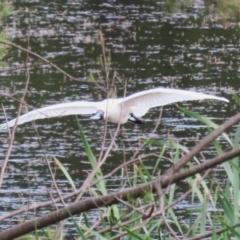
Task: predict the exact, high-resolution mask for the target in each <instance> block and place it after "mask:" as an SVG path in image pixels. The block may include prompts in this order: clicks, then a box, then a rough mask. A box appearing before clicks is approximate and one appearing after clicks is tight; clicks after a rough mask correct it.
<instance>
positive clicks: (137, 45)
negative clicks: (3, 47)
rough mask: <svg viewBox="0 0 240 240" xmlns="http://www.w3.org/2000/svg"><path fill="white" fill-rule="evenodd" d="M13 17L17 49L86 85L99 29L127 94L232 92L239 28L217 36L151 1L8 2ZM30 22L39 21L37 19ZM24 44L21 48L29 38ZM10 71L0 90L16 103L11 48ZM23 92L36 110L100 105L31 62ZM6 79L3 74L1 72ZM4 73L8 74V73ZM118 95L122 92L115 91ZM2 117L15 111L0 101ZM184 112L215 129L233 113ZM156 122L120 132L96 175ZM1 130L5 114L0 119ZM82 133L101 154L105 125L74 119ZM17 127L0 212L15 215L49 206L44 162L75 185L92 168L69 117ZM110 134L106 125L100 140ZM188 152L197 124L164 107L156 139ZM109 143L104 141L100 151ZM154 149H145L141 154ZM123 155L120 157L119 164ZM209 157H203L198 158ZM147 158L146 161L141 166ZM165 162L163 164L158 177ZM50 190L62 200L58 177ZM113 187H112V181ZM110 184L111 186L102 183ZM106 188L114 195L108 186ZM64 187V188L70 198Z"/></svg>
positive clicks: (228, 108)
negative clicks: (54, 164) (51, 160)
mask: <svg viewBox="0 0 240 240" xmlns="http://www.w3.org/2000/svg"><path fill="white" fill-rule="evenodd" d="M15 9H16V12H15V13H14V15H13V16H12V17H11V18H10V19H9V21H8V22H7V24H6V25H3V26H2V27H4V29H5V30H7V33H8V35H9V37H11V38H13V41H14V42H15V43H16V44H19V45H21V46H24V47H26V46H27V45H28V44H29V45H30V47H31V50H33V51H35V52H37V53H39V54H40V55H42V56H43V57H46V58H47V59H49V60H50V61H52V62H53V63H55V64H56V65H58V66H59V67H61V68H62V69H63V70H65V71H66V72H68V73H69V74H71V75H72V76H75V77H79V78H87V77H88V76H89V74H90V73H91V72H101V71H102V69H101V66H100V65H99V62H98V61H97V58H98V57H99V56H100V55H101V54H102V49H101V46H100V42H99V35H98V32H99V30H100V29H101V30H102V32H103V34H104V37H105V44H106V48H107V49H108V50H109V51H110V53H111V61H112V65H111V67H112V69H114V70H115V71H117V73H118V76H119V78H120V79H122V80H123V79H125V80H128V88H127V93H128V94H130V93H134V92H137V91H142V90H144V89H149V88H153V87H158V86H162V87H173V88H177V87H179V88H181V89H189V90H196V91H198V92H204V93H209V94H215V95H219V96H223V97H226V98H230V99H231V97H230V95H229V93H230V89H234V90H237V91H238V89H239V85H240V83H239V81H236V79H237V78H238V76H239V70H238V65H239V64H238V59H239V57H240V56H239V51H238V48H239V40H238V39H239V38H238V28H237V26H235V25H234V24H233V25H232V26H231V27H229V28H227V29H223V27H222V25H221V24H220V23H219V22H218V21H210V20H208V18H206V19H202V18H201V16H200V15H198V14H199V9H204V6H200V8H198V10H196V8H194V6H193V7H192V8H191V9H188V11H186V12H185V13H184V14H169V13H166V12H164V11H163V8H162V4H161V3H160V2H158V1H148V2H147V3H146V2H145V1H144V3H142V1H138V3H137V4H136V3H135V2H132V3H131V2H129V1H118V3H116V2H115V3H114V4H112V3H111V2H109V3H106V2H103V1H101V2H95V3H89V2H85V1H83V2H74V1H71V2H70V1H69V2H68V1H58V3H51V2H49V1H40V2H32V1H29V2H27V1H25V2H21V3H20V2H16V3H15ZM36 13H37V14H36ZM28 36H29V37H30V40H29V43H28V42H27V37H28ZM10 53H11V55H12V59H11V61H9V66H7V67H6V68H5V70H4V71H1V73H0V74H1V80H0V81H1V84H0V91H1V92H4V93H10V94H15V95H14V97H16V98H19V97H21V94H22V93H23V91H24V87H25V81H26V76H25V70H24V68H23V66H24V61H25V59H26V55H25V53H23V52H20V51H18V50H16V49H11V50H10ZM28 64H29V67H30V85H29V90H28V93H27V97H26V101H27V103H28V104H29V109H31V106H32V107H34V108H39V107H42V106H47V105H50V104H54V103H58V102H62V101H74V100H89V101H91V100H99V99H103V98H105V95H104V94H103V93H102V91H101V90H100V89H99V88H98V87H97V86H96V85H94V84H86V83H81V82H77V81H70V80H68V79H66V78H65V77H64V76H63V75H62V74H60V73H58V72H57V71H56V70H55V69H53V68H52V67H50V66H49V65H46V64H43V63H42V62H40V61H39V60H38V59H35V58H33V57H31V58H30V60H29V63H28ZM9 68H10V69H11V70H8V69H9ZM7 70H8V71H7ZM116 87H117V89H118V92H117V94H118V96H119V97H121V96H122V95H123V93H124V89H123V87H122V85H121V84H120V83H119V82H116ZM1 102H2V104H3V105H4V108H5V110H6V113H7V118H8V119H11V118H14V117H15V116H16V114H17V111H18V102H17V101H15V100H14V99H12V98H2V101H1ZM182 105H183V106H184V107H188V108H189V109H191V110H194V111H197V112H198V113H200V114H203V115H206V116H208V117H209V118H210V119H212V120H214V121H215V122H217V123H221V122H223V121H224V120H225V119H226V118H228V117H229V116H231V115H233V113H234V112H235V111H236V110H235V109H236V106H235V105H234V104H226V103H223V102H218V101H201V102H200V101H198V102H187V103H183V104H182ZM158 116H159V111H158V110H157V109H154V110H151V111H150V112H149V113H148V114H147V115H146V116H145V119H146V121H147V124H146V125H145V126H135V125H133V124H132V123H127V124H125V125H124V126H123V128H122V130H121V131H122V132H124V134H123V133H121V134H119V135H118V136H117V140H116V143H117V146H118V150H117V151H115V152H112V153H111V156H110V158H109V159H108V161H107V164H105V165H104V166H103V168H104V169H103V171H104V172H109V171H110V170H112V169H113V168H114V167H116V166H118V165H119V164H120V163H122V161H123V159H124V157H126V156H127V157H128V156H131V155H132V151H133V149H136V148H137V147H138V146H139V144H140V143H139V139H141V138H146V137H148V136H149V134H150V133H151V132H152V130H153V129H154V127H155V124H156V121H157V119H158ZM0 120H1V122H3V121H4V115H3V114H1V115H0ZM80 122H81V124H82V125H83V130H84V132H85V134H86V136H87V139H88V140H89V142H90V144H91V146H92V148H93V150H94V153H95V154H96V155H97V154H98V153H99V151H100V150H101V143H102V138H103V132H104V123H102V122H94V121H90V120H88V119H87V118H84V117H80ZM35 127H37V132H36V129H35V128H34V127H33V125H32V124H31V123H27V124H24V125H21V126H20V127H19V128H18V131H17V133H16V136H15V139H14V147H13V149H12V153H11V157H10V160H9V163H8V170H7V173H5V176H4V177H5V179H4V184H3V188H2V191H1V194H0V197H1V201H2V205H1V209H0V211H1V213H2V214H3V213H4V212H7V211H11V210H14V209H18V208H20V207H22V206H25V205H26V204H27V203H29V202H32V203H37V202H43V201H45V200H47V199H49V192H48V189H49V188H51V184H52V183H51V178H50V174H49V170H48V167H47V165H46V163H45V162H44V161H42V159H43V156H48V157H50V156H57V157H58V158H59V159H60V160H61V162H62V163H63V164H64V166H66V167H67V168H68V170H69V173H70V174H71V176H72V178H73V179H74V180H75V181H76V185H77V186H79V185H81V181H82V180H83V179H84V178H85V177H86V174H87V173H86V170H87V169H90V166H89V164H88V163H87V162H86V156H85V155H84V152H83V145H82V142H81V140H80V138H79V133H78V129H77V124H76V121H75V117H74V116H68V117H64V118H61V119H60V118H59V119H58V118H57V119H45V120H39V121H37V122H36V125H35ZM115 129H116V126H115V125H113V124H109V127H108V131H110V132H114V131H115ZM169 133H171V134H173V135H174V138H175V139H176V140H179V141H180V142H181V143H183V144H185V145H187V146H193V145H194V144H195V143H196V141H198V138H201V137H203V136H205V134H206V133H207V130H206V128H205V126H204V125H202V124H201V123H199V122H197V121H195V120H193V119H190V118H188V117H186V116H184V115H183V114H182V113H181V112H179V111H178V110H177V108H176V107H175V106H172V105H170V106H166V107H164V111H163V115H162V120H161V124H160V126H159V127H158V129H157V131H156V133H155V135H154V136H155V138H157V139H163V140H164V139H166V138H167V136H168V134H169ZM110 141H111V137H110V133H109V132H107V142H106V145H105V147H107V146H108V144H109V142H110ZM0 143H1V146H2V147H1V149H0V157H1V159H4V157H5V154H6V150H7V148H8V135H7V133H4V132H1V133H0ZM152 150H154V151H155V153H158V152H159V151H160V149H158V148H150V147H146V148H144V149H143V150H142V151H141V154H146V153H148V152H149V151H152ZM124 151H126V156H124ZM209 153H211V149H209V150H208V152H207V153H206V154H209ZM153 164H154V159H153V160H149V161H148V167H149V168H151V166H152V165H153ZM168 164H169V163H168V162H166V163H165V162H164V161H163V163H162V166H163V168H164V167H166V166H168ZM56 174H57V179H58V185H59V188H60V189H62V191H66V192H67V191H70V187H69V186H68V185H66V182H67V181H66V179H65V177H64V176H63V175H62V174H61V173H60V171H58V172H57V173H56ZM112 183H113V182H112ZM109 184H110V183H109ZM110 187H114V186H110ZM68 188H69V189H68Z"/></svg>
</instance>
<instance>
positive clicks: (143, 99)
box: [0, 88, 229, 129]
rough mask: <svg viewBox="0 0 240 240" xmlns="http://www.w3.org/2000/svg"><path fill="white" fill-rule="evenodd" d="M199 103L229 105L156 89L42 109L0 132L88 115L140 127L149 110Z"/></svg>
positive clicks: (200, 95) (197, 95)
mask: <svg viewBox="0 0 240 240" xmlns="http://www.w3.org/2000/svg"><path fill="white" fill-rule="evenodd" d="M201 99H215V100H220V101H224V102H229V101H228V100H227V99H226V98H223V97H216V96H212V95H207V94H203V93H197V92H193V91H185V90H178V89H165V88H155V89H150V90H145V91H142V92H138V93H134V94H132V95H130V96H128V97H123V98H118V99H113V98H109V99H105V100H103V101H101V102H87V101H76V102H69V103H60V104H55V105H51V106H48V107H43V108H40V109H36V110H33V111H30V112H28V113H26V114H24V115H22V116H20V117H19V118H18V120H17V119H16V118H15V119H13V120H11V121H9V122H6V123H3V124H0V129H7V128H9V127H13V126H14V125H15V122H16V120H17V125H20V124H23V123H25V122H29V121H32V120H37V119H43V118H51V117H61V116H66V115H87V114H94V115H93V116H91V117H90V119H99V120H107V121H109V122H113V123H117V124H118V123H119V124H123V123H126V122H127V121H131V122H134V123H136V124H143V123H145V122H144V120H143V119H142V118H141V117H142V116H143V115H145V114H146V113H147V112H148V111H149V109H150V108H154V107H158V106H164V105H166V104H170V103H175V102H180V101H187V100H201Z"/></svg>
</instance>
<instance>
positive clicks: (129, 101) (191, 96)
mask: <svg viewBox="0 0 240 240" xmlns="http://www.w3.org/2000/svg"><path fill="white" fill-rule="evenodd" d="M202 99H215V100H219V101H225V102H229V101H228V100H227V99H226V98H223V97H216V96H213V95H208V94H203V93H198V92H193V91H186V90H179V89H168V88H155V89H151V90H146V91H143V92H139V93H135V94H132V95H130V96H128V97H126V98H123V99H122V104H123V105H124V106H125V107H126V106H129V107H130V110H131V112H132V113H133V114H134V115H135V116H137V117H141V116H143V115H145V114H146V113H147V112H148V111H149V109H150V108H154V107H158V106H164V105H167V104H170V103H175V102H181V101H189V100H202Z"/></svg>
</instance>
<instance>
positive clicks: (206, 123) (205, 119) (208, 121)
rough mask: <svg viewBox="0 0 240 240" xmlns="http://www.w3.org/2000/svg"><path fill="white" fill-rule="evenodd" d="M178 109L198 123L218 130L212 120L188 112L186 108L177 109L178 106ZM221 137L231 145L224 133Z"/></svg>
mask: <svg viewBox="0 0 240 240" xmlns="http://www.w3.org/2000/svg"><path fill="white" fill-rule="evenodd" d="M178 109H179V110H180V111H182V112H183V113H185V114H186V115H188V116H189V117H192V118H195V119H197V120H198V121H200V122H202V123H204V124H205V125H207V126H208V127H211V128H213V129H216V128H218V125H217V124H216V123H214V122H213V121H212V120H210V119H207V118H206V117H204V116H202V115H200V114H198V113H195V112H192V111H190V110H188V109H186V108H183V107H179V106H178ZM222 136H223V137H224V138H225V139H226V140H227V141H228V143H229V144H230V145H232V141H231V140H230V138H229V137H228V135H227V134H226V133H223V134H222Z"/></svg>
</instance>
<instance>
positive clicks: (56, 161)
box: [53, 157, 77, 191]
mask: <svg viewBox="0 0 240 240" xmlns="http://www.w3.org/2000/svg"><path fill="white" fill-rule="evenodd" d="M53 159H54V161H55V163H56V164H57V166H58V167H59V168H60V169H61V170H62V172H63V174H64V175H65V177H66V178H67V180H68V181H69V183H70V184H71V186H72V188H73V189H74V191H77V189H76V187H75V184H74V182H73V180H72V178H71V176H70V175H69V173H68V171H67V170H66V168H65V167H64V166H63V165H62V163H61V162H60V161H59V160H58V159H57V158H56V157H53Z"/></svg>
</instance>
